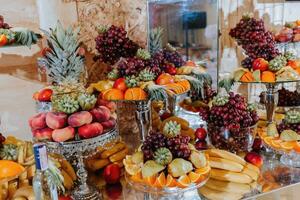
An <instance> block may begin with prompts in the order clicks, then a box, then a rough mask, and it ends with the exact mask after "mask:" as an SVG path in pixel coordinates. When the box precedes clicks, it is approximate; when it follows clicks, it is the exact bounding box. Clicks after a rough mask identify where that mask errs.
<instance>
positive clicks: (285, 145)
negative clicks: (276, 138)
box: [281, 141, 296, 150]
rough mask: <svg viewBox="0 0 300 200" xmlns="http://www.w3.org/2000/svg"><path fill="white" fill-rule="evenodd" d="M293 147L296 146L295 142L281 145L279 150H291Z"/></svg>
mask: <svg viewBox="0 0 300 200" xmlns="http://www.w3.org/2000/svg"><path fill="white" fill-rule="evenodd" d="M294 146H296V142H295V141H291V142H282V143H281V148H283V149H285V150H292V149H293V148H294Z"/></svg>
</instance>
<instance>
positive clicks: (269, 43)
mask: <svg viewBox="0 0 300 200" xmlns="http://www.w3.org/2000/svg"><path fill="white" fill-rule="evenodd" d="M229 35H230V36H231V37H233V38H235V39H236V41H237V43H238V45H240V46H242V48H243V49H244V50H245V53H246V55H247V56H248V57H247V58H245V59H244V60H243V61H242V65H243V66H244V67H246V68H251V66H252V62H253V61H254V60H255V59H256V58H264V59H265V60H267V61H270V60H272V59H273V58H275V57H276V56H278V55H279V54H280V53H279V50H278V49H276V46H275V39H274V37H273V35H272V33H271V32H270V31H266V30H265V27H264V22H263V20H262V19H259V20H257V19H255V18H253V17H249V16H244V17H243V18H242V19H241V20H240V22H239V23H238V24H237V25H236V27H234V28H233V29H231V30H230V32H229Z"/></svg>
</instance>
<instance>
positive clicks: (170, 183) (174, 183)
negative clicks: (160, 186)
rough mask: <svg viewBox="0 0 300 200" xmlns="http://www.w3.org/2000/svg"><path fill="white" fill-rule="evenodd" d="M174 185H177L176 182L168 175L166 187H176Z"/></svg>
mask: <svg viewBox="0 0 300 200" xmlns="http://www.w3.org/2000/svg"><path fill="white" fill-rule="evenodd" d="M176 185H177V182H176V180H175V179H174V178H173V176H171V175H170V174H168V176H167V181H166V186H167V187H176Z"/></svg>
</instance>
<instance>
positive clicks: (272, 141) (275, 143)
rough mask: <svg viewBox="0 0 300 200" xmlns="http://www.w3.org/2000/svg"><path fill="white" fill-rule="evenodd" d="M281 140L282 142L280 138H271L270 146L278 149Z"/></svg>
mask: <svg viewBox="0 0 300 200" xmlns="http://www.w3.org/2000/svg"><path fill="white" fill-rule="evenodd" d="M282 142H283V141H282V140H271V146H272V147H274V148H276V149H280V148H281V143H282Z"/></svg>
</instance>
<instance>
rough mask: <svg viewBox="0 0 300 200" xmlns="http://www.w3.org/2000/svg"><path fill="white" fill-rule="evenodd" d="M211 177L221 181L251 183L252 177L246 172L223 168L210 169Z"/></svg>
mask: <svg viewBox="0 0 300 200" xmlns="http://www.w3.org/2000/svg"><path fill="white" fill-rule="evenodd" d="M210 174H211V178H214V179H217V180H220V181H231V182H235V183H251V182H252V178H251V177H250V176H248V175H246V174H243V173H239V172H231V171H227V170H222V169H211V171H210Z"/></svg>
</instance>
